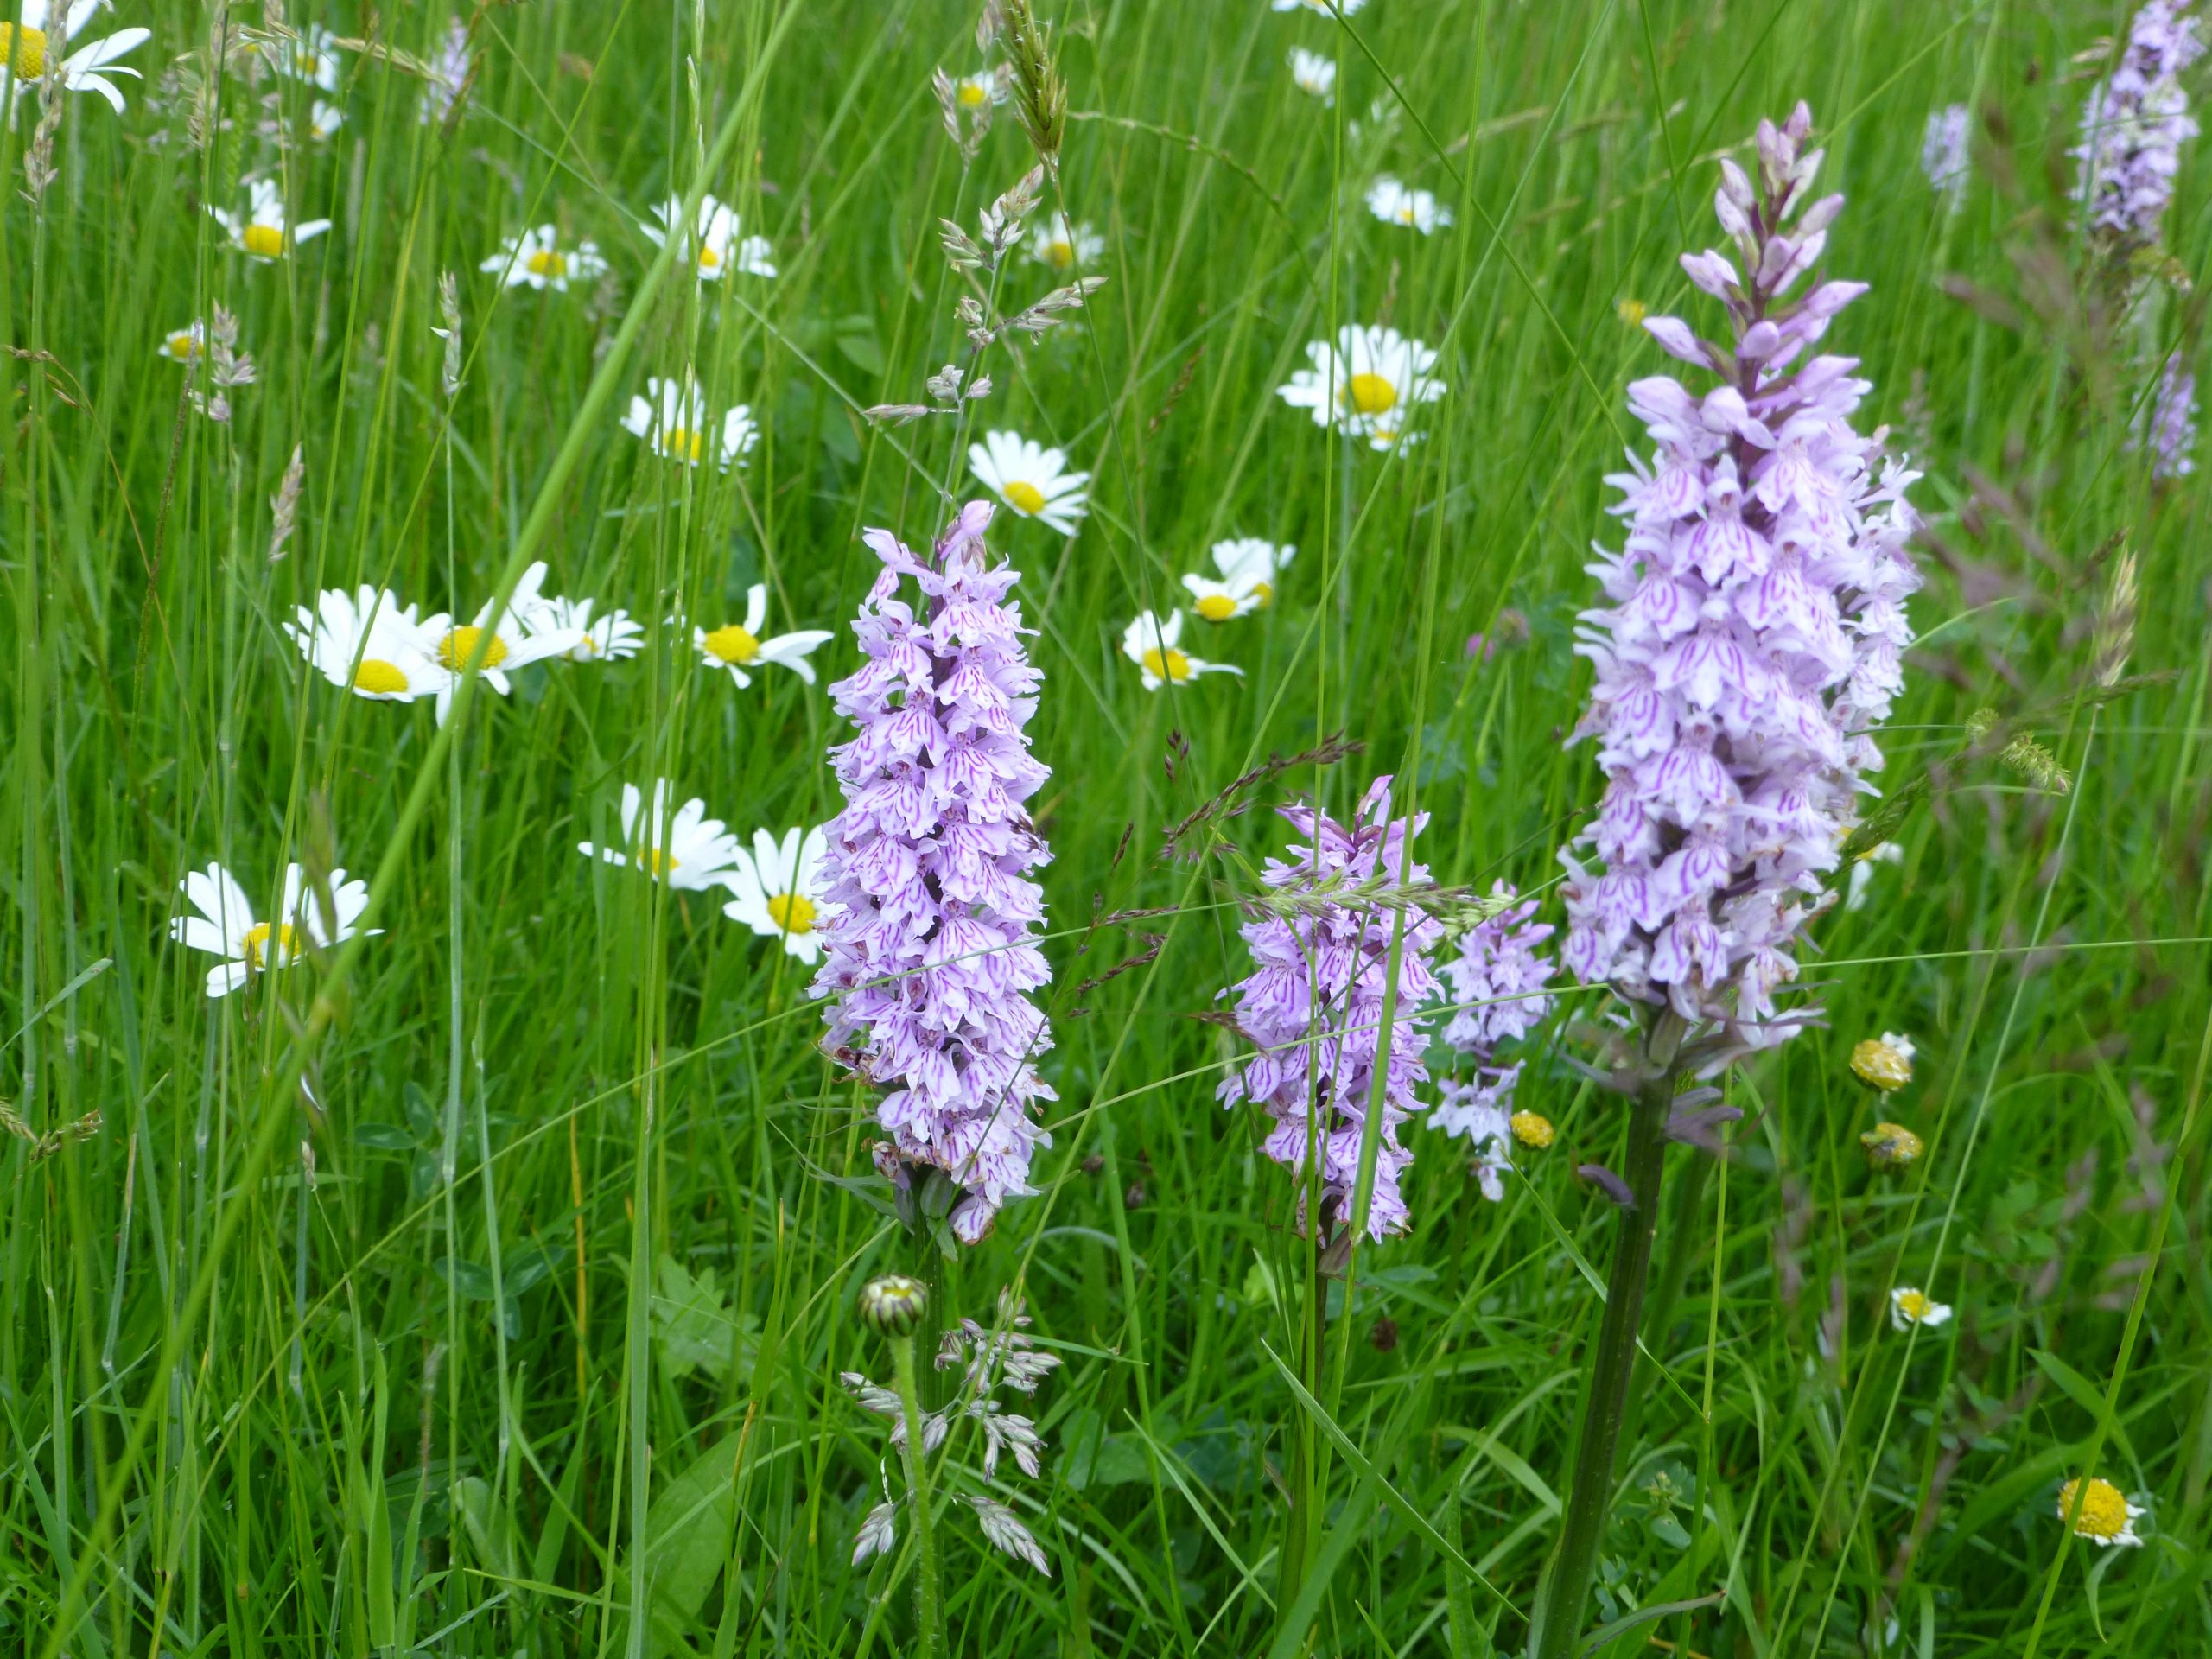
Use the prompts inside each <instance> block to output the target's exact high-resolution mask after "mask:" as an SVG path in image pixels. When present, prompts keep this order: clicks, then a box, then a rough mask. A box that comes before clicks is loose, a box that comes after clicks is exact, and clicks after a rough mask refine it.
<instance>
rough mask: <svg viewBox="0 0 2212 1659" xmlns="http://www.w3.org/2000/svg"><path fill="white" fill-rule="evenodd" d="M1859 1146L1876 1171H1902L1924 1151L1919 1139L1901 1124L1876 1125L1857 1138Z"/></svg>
mask: <svg viewBox="0 0 2212 1659" xmlns="http://www.w3.org/2000/svg"><path fill="white" fill-rule="evenodd" d="M1859 1145H1860V1146H1861V1147H1864V1148H1865V1149H1866V1161H1867V1163H1868V1164H1870V1165H1872V1166H1873V1167H1874V1168H1876V1169H1902V1168H1904V1166H1905V1165H1907V1164H1910V1163H1912V1162H1913V1161H1915V1160H1917V1159H1918V1158H1919V1156H1920V1154H1921V1153H1922V1152H1923V1150H1924V1148H1923V1147H1922V1145H1921V1140H1920V1137H1919V1136H1918V1135H1915V1134H1914V1133H1913V1132H1912V1131H1911V1130H1910V1129H1908V1128H1905V1126H1904V1124H1902V1123H1877V1124H1876V1125H1875V1126H1874V1127H1873V1128H1871V1129H1869V1130H1867V1131H1866V1134H1864V1135H1860V1136H1859Z"/></svg>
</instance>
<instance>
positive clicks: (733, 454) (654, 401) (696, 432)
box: [622, 371, 760, 473]
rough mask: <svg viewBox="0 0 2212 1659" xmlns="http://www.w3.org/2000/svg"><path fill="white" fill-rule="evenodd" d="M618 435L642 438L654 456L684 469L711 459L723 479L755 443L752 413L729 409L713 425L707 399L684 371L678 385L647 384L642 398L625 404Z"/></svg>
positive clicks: (757, 436)
mask: <svg viewBox="0 0 2212 1659" xmlns="http://www.w3.org/2000/svg"><path fill="white" fill-rule="evenodd" d="M622 429H623V430H624V431H626V432H630V433H634V434H635V435H637V436H639V437H640V438H643V439H644V440H645V442H646V444H647V445H648V446H649V447H650V448H652V452H653V453H654V454H657V455H662V456H665V457H666V458H667V459H669V460H671V461H682V462H683V464H684V465H685V466H687V467H696V466H698V465H699V464H700V463H701V462H702V461H706V460H708V459H709V457H710V456H711V458H712V459H713V461H714V463H715V467H717V468H718V469H719V470H721V471H722V472H725V473H726V472H728V470H729V469H730V468H731V467H734V466H735V465H736V464H737V463H738V462H739V461H741V460H743V459H744V457H745V454H746V452H747V450H749V449H751V448H753V445H754V444H756V443H758V442H760V429H759V428H757V427H756V426H754V425H753V411H752V410H750V409H749V408H747V406H746V405H745V404H734V405H733V406H732V407H731V409H730V410H728V413H726V414H724V415H723V416H721V420H720V421H719V422H718V421H716V420H715V417H714V416H712V415H710V414H709V412H708V410H707V394H706V393H705V392H703V391H701V390H700V389H699V383H698V381H697V380H696V379H694V378H692V376H691V374H690V372H689V371H686V372H685V373H684V376H683V378H682V379H681V380H663V379H660V378H658V377H656V378H652V379H649V380H647V381H646V382H645V395H644V396H643V397H632V398H631V399H630V412H629V413H628V414H627V415H625V416H623V417H622Z"/></svg>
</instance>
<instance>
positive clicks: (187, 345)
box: [154, 317, 207, 363]
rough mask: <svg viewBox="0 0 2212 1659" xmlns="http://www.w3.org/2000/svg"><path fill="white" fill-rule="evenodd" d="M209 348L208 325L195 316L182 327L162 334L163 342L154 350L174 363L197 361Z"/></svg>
mask: <svg viewBox="0 0 2212 1659" xmlns="http://www.w3.org/2000/svg"><path fill="white" fill-rule="evenodd" d="M206 350H207V324H206V323H205V322H203V321H200V319H199V318H197V317H194V319H193V320H192V321H190V322H189V323H188V324H187V325H186V326H185V327H181V328H172V329H170V330H169V332H168V333H167V334H163V335H162V343H161V344H160V345H158V346H156V347H154V351H155V353H156V355H157V356H160V357H165V358H167V359H168V360H169V361H170V362H172V363H193V362H196V361H197V360H198V359H199V358H200V353H203V352H205V351H206Z"/></svg>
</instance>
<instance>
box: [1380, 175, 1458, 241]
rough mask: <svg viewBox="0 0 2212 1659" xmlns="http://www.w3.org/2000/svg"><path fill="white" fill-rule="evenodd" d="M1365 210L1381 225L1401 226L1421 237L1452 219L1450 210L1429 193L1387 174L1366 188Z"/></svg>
mask: <svg viewBox="0 0 2212 1659" xmlns="http://www.w3.org/2000/svg"><path fill="white" fill-rule="evenodd" d="M1367 211H1368V212H1369V213H1372V214H1374V215H1375V217H1376V218H1377V219H1381V220H1382V221H1383V223H1384V224H1385V225H1402V226H1405V227H1406V228H1407V229H1408V230H1413V231H1419V232H1421V234H1422V235H1423V236H1433V235H1434V234H1435V233H1436V232H1438V231H1439V230H1440V229H1442V228H1443V227H1444V226H1446V225H1449V224H1450V223H1451V222H1452V210H1451V209H1450V208H1449V207H1440V206H1439V205H1438V203H1437V200H1436V198H1435V197H1434V196H1433V195H1431V194H1429V193H1428V192H1427V191H1426V190H1414V189H1412V188H1408V187H1407V186H1405V185H1402V184H1401V183H1399V182H1398V181H1397V180H1395V179H1394V178H1392V177H1391V176H1390V175H1389V174H1387V173H1385V174H1383V175H1382V176H1381V177H1380V178H1378V179H1376V181H1375V182H1374V183H1373V184H1370V186H1368V187H1367Z"/></svg>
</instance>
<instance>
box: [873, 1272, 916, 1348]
mask: <svg viewBox="0 0 2212 1659" xmlns="http://www.w3.org/2000/svg"><path fill="white" fill-rule="evenodd" d="M929 1302H930V1293H929V1287H928V1286H926V1285H925V1284H923V1283H922V1281H920V1280H918V1279H908V1278H906V1277H905V1276H904V1275H903V1274H895V1273H892V1274H885V1275H884V1276H883V1277H882V1278H880V1279H871V1280H869V1281H868V1283H866V1284H864V1285H862V1286H861V1300H860V1304H859V1312H860V1316H861V1324H862V1325H866V1326H868V1329H869V1330H871V1331H874V1332H877V1333H878V1334H880V1335H882V1336H887V1337H906V1336H912V1334H913V1332H914V1327H915V1326H917V1325H919V1324H921V1322H922V1315H923V1313H925V1312H927V1311H928V1308H929Z"/></svg>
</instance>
